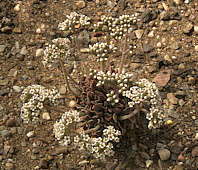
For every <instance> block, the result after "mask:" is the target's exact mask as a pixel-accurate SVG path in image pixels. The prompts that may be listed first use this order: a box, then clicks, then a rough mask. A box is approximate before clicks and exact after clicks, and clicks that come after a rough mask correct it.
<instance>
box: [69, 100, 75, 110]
mask: <svg viewBox="0 0 198 170" xmlns="http://www.w3.org/2000/svg"><path fill="white" fill-rule="evenodd" d="M75 106H76V101H75V100H71V101H70V102H69V107H71V108H73V107H75Z"/></svg>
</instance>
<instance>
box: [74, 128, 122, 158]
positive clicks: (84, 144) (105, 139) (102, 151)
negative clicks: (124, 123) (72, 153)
mask: <svg viewBox="0 0 198 170" xmlns="http://www.w3.org/2000/svg"><path fill="white" fill-rule="evenodd" d="M120 135H121V132H120V131H119V130H116V129H115V128H114V127H113V126H108V127H107V128H106V129H104V130H103V135H102V137H90V136H89V135H87V134H84V133H83V132H81V134H80V135H78V136H75V137H74V145H75V146H76V147H78V148H79V150H82V151H85V152H87V153H90V154H92V155H93V156H94V157H95V158H97V159H100V160H105V159H106V157H111V156H113V155H114V151H113V144H112V143H113V142H116V143H117V142H119V136H120Z"/></svg>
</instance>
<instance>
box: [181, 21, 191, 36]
mask: <svg viewBox="0 0 198 170" xmlns="http://www.w3.org/2000/svg"><path fill="white" fill-rule="evenodd" d="M192 29H193V24H192V23H190V22H188V23H186V24H185V26H184V28H183V32H184V33H185V34H188V33H190V32H191V31H192Z"/></svg>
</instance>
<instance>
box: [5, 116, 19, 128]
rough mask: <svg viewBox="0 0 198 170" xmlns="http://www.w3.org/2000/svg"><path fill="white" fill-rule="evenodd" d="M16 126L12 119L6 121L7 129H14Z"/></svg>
mask: <svg viewBox="0 0 198 170" xmlns="http://www.w3.org/2000/svg"><path fill="white" fill-rule="evenodd" d="M16 125H17V122H16V120H15V119H13V118H10V119H8V120H7V122H6V126H7V127H15V126H16Z"/></svg>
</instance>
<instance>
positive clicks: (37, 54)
mask: <svg viewBox="0 0 198 170" xmlns="http://www.w3.org/2000/svg"><path fill="white" fill-rule="evenodd" d="M42 55H43V49H42V48H39V49H37V50H36V57H41V56H42Z"/></svg>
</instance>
